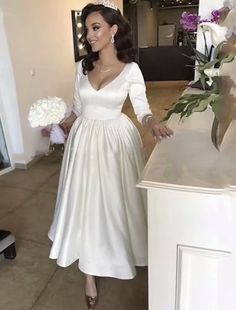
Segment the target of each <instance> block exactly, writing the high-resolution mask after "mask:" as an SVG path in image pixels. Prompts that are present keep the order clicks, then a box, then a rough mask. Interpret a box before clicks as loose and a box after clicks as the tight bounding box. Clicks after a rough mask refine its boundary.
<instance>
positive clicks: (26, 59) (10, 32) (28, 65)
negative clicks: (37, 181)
mask: <svg viewBox="0 0 236 310" xmlns="http://www.w3.org/2000/svg"><path fill="white" fill-rule="evenodd" d="M87 3H88V1H85V0H81V1H78V0H67V1H65V0H57V1H53V0H34V1H31V0H18V1H15V0H0V9H2V12H3V15H4V24H5V30H6V34H7V40H8V45H9V50H10V58H11V62H12V67H13V73H14V76H13V79H15V86H16V94H17V96H16V102H17V105H18V109H19V115H17V113H16V114H15V115H13V116H12V118H13V120H12V122H13V123H14V122H15V123H19V126H20V132H21V135H22V147H21V146H20V145H19V146H18V147H17V149H15V148H14V146H15V144H14V146H13V149H14V153H13V155H14V159H15V161H16V162H19V163H23V164H26V163H28V162H29V161H31V160H32V159H33V158H34V157H35V155H37V154H38V153H42V152H44V151H45V150H46V148H47V141H46V140H47V139H45V138H42V137H41V136H40V132H39V129H32V128H30V125H29V122H28V120H27V116H28V111H29V107H30V106H31V105H32V103H33V102H35V100H37V99H39V98H42V97H44V96H55V95H56V96H58V97H62V98H63V99H64V100H65V101H66V102H67V103H68V104H71V102H72V97H73V83H74V73H75V63H74V55H73V43H72V29H71V10H78V9H81V8H82V7H83V6H84V5H86V4H87ZM117 3H118V5H119V7H120V8H121V10H123V5H122V1H121V0H117ZM1 43H2V42H0V46H2V44H1ZM3 99H5V100H6V98H3ZM8 103H10V105H11V102H8ZM10 105H9V106H10ZM5 106H6V104H5ZM19 118H20V121H19ZM10 127H11V126H10ZM10 131H11V134H12V133H13V130H10ZM13 134H15V137H16V136H17V135H18V134H19V130H14V133H13ZM15 139H16V138H15ZM11 140H12V141H14V137H12V139H11ZM22 148H23V150H22Z"/></svg>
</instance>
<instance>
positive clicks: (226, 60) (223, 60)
mask: <svg viewBox="0 0 236 310" xmlns="http://www.w3.org/2000/svg"><path fill="white" fill-rule="evenodd" d="M234 58H235V55H234V54H233V53H231V54H229V55H227V56H225V57H223V58H221V59H220V64H221V65H223V64H225V63H229V62H232V61H233V60H234Z"/></svg>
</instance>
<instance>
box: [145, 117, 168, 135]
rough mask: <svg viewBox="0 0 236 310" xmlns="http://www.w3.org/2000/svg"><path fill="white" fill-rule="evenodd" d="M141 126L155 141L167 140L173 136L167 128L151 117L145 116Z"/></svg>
mask: <svg viewBox="0 0 236 310" xmlns="http://www.w3.org/2000/svg"><path fill="white" fill-rule="evenodd" d="M143 124H144V126H145V127H146V128H148V130H149V131H150V132H151V133H152V134H153V136H154V137H155V138H156V139H162V138H169V137H171V136H173V134H174V132H173V131H172V130H171V129H170V128H169V127H168V126H166V125H165V124H164V123H161V122H159V121H158V120H157V119H156V118H155V117H154V116H153V115H145V116H144V119H143Z"/></svg>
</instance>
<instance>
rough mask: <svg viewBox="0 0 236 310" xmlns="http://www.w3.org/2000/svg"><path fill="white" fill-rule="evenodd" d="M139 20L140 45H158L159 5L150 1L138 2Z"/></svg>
mask: <svg viewBox="0 0 236 310" xmlns="http://www.w3.org/2000/svg"><path fill="white" fill-rule="evenodd" d="M137 15H138V16H137V20H138V46H139V47H150V46H156V45H157V6H156V5H155V4H153V8H152V9H151V8H150V1H142V2H139V3H138V4H137Z"/></svg>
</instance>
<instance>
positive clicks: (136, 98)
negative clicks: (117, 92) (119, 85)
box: [126, 62, 152, 123]
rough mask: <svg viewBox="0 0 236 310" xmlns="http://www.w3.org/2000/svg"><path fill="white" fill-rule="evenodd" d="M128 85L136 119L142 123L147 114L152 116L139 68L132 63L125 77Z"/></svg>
mask: <svg viewBox="0 0 236 310" xmlns="http://www.w3.org/2000/svg"><path fill="white" fill-rule="evenodd" d="M126 78H127V80H128V83H129V97H130V101H131V103H132V106H133V109H134V113H135V114H136V116H137V119H138V121H139V122H140V123H142V119H143V117H144V116H145V115H147V114H152V112H151V110H150V107H149V103H148V100H147V96H146V86H145V82H144V78H143V75H142V72H141V70H140V69H139V66H138V65H137V64H136V63H134V62H133V63H132V66H131V68H130V70H129V72H128V74H127V76H126Z"/></svg>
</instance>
